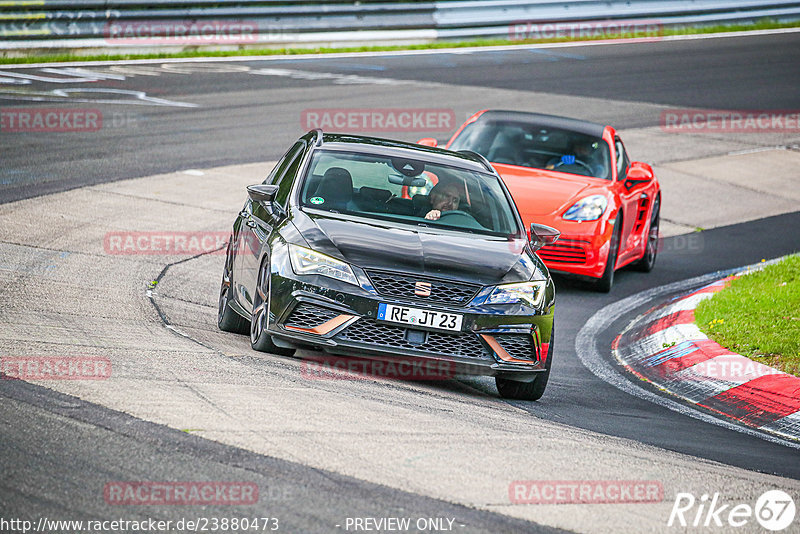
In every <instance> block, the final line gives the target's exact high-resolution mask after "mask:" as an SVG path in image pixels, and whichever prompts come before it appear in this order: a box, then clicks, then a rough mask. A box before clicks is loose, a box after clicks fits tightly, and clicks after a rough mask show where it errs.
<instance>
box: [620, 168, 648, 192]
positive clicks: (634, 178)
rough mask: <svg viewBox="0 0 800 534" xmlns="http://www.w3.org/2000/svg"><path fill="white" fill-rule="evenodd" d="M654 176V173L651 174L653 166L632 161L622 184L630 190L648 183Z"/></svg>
mask: <svg viewBox="0 0 800 534" xmlns="http://www.w3.org/2000/svg"><path fill="white" fill-rule="evenodd" d="M654 177H655V174H653V168H652V167H651V166H650V165H648V164H647V163H642V162H641V161H634V162H632V163H631V168H630V170H629V171H628V174H627V176H625V180H624V181H623V182H622V186H623V187H624V188H625V189H627V190H628V191H631V190H633V189H636V188H637V187H641V186H644V185H645V184H649V183H650V182H652V181H653V178H654Z"/></svg>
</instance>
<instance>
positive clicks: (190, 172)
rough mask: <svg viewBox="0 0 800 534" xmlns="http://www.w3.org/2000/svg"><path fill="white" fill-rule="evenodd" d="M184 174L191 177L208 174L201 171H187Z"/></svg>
mask: <svg viewBox="0 0 800 534" xmlns="http://www.w3.org/2000/svg"><path fill="white" fill-rule="evenodd" d="M183 174H188V175H190V176H205V174H206V173H204V172H203V171H201V170H200V169H186V170H185V171H183Z"/></svg>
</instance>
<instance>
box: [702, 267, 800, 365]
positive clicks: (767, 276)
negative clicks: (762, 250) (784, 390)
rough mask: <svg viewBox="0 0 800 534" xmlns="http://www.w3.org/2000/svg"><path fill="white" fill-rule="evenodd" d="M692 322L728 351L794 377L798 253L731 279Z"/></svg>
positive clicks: (799, 304)
mask: <svg viewBox="0 0 800 534" xmlns="http://www.w3.org/2000/svg"><path fill="white" fill-rule="evenodd" d="M695 321H696V322H697V325H698V326H699V327H700V329H701V330H702V331H703V332H704V333H705V334H706V335H707V336H708V337H710V338H711V339H713V340H714V341H716V342H717V343H719V344H720V345H722V346H724V347H726V348H728V349H729V350H731V351H733V352H737V353H739V354H742V355H743V356H747V357H749V358H751V359H753V360H755V361H758V362H761V363H763V364H765V365H769V366H771V367H774V368H776V369H779V370H781V371H784V372H786V373H790V374H793V375H796V376H800V254H795V255H793V256H789V257H788V258H786V259H784V260H782V261H781V262H780V263H777V264H774V265H769V266H767V267H765V268H764V270H763V271H757V272H754V273H751V274H748V275H745V276H742V277H741V278H739V279H737V280H733V281H732V282H731V285H730V287H729V288H727V289H724V290H723V291H720V292H719V293H716V294H715V295H714V296H713V297H712V298H710V299H707V300H704V301H703V302H701V303H700V305H699V306H698V307H697V309H696V310H695Z"/></svg>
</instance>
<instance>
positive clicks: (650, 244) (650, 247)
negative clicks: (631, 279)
mask: <svg viewBox="0 0 800 534" xmlns="http://www.w3.org/2000/svg"><path fill="white" fill-rule="evenodd" d="M660 212H661V198H658V197H657V198H656V201H655V203H654V204H653V212H652V214H651V215H650V230H649V231H648V232H647V248H646V249H645V251H644V256H642V259H640V260H638V261H637V262H636V263H634V264H633V266H634V267H635V268H636V270H637V271H642V272H645V273H649V272H650V271H652V270H653V267H655V265H656V255H657V254H658V228H659V226H660V225H661V213H660Z"/></svg>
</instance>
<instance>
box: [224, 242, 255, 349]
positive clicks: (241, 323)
mask: <svg viewBox="0 0 800 534" xmlns="http://www.w3.org/2000/svg"><path fill="white" fill-rule="evenodd" d="M232 246H233V236H231V239H230V241H229V242H228V250H227V252H226V253H225V267H224V268H223V270H222V284H220V288H219V303H218V306H217V307H218V309H217V326H218V327H219V329H220V330H223V331H225V332H233V333H234V334H247V333H248V332H250V324H249V323H248V322H247V319H245V318H244V317H242V316H241V315H239V314H238V313H236V312H235V311H233V308H231V302H230V300H231V296H232V295H231V287H232V285H233V277H232V269H233V256H232V255H231V248H232Z"/></svg>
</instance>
